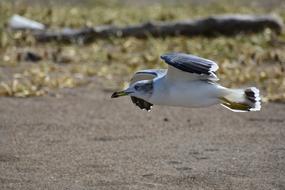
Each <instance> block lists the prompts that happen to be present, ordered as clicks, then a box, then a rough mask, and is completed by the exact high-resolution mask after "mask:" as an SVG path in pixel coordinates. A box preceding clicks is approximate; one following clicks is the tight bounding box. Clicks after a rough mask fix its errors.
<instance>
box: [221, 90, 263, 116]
mask: <svg viewBox="0 0 285 190" xmlns="http://www.w3.org/2000/svg"><path fill="white" fill-rule="evenodd" d="M220 100H221V105H222V106H224V107H226V108H228V109H230V110H231V111H234V112H248V111H259V110H260V109H261V103H260V100H261V99H260V96H259V90H258V89H257V88H255V87H250V88H246V89H227V93H226V95H224V96H223V97H221V98H220Z"/></svg>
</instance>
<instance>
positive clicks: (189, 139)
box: [0, 85, 285, 190]
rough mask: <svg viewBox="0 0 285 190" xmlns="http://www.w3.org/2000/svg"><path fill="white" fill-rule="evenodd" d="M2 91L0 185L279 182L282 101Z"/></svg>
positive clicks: (284, 143)
mask: <svg viewBox="0 0 285 190" xmlns="http://www.w3.org/2000/svg"><path fill="white" fill-rule="evenodd" d="M59 94H60V97H54V96H44V97H34V98H28V99H21V98H0V121H1V125H0V189H1V190H6V189H21V190H33V189H35V190H36V189H74V190H81V189H82V190H83V189H84V190H85V189H88V190H89V189H96V190H97V189H116V190H120V189H138V190H142V189H159V190H160V189H161V190H165V189H219V190H220V189H237V190H240V189H242V190H245V189H264V190H268V189H280V190H281V189H285V136H284V135H285V105H284V104H273V103H269V104H264V105H263V109H262V111H261V112H255V113H253V112H251V113H233V112H230V111H229V110H227V109H225V108H223V107H221V106H213V107H209V108H203V109H189V108H177V107H158V106H156V107H154V109H153V110H152V111H151V112H150V113H148V112H146V111H142V110H140V109H139V108H137V107H135V106H134V105H133V104H131V102H130V100H129V98H127V97H126V98H121V99H110V95H111V92H106V91H104V90H102V88H100V87H98V86H96V85H89V86H88V87H83V88H79V89H72V90H62V91H60V92H59Z"/></svg>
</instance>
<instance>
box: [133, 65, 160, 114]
mask: <svg viewBox="0 0 285 190" xmlns="http://www.w3.org/2000/svg"><path fill="white" fill-rule="evenodd" d="M165 74H166V69H149V70H141V71H137V72H136V73H135V74H134V76H133V77H132V79H131V81H130V85H132V84H134V83H135V82H137V81H141V80H153V79H154V78H157V77H162V76H164V75H165ZM131 100H132V102H133V103H134V104H135V105H136V106H138V107H139V108H141V109H145V110H147V111H150V110H151V108H152V106H153V104H152V103H149V102H147V101H145V100H143V99H141V98H137V97H134V96H131Z"/></svg>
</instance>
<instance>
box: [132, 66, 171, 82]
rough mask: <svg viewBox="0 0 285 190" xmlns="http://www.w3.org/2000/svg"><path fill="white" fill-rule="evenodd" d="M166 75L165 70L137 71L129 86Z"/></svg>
mask: <svg viewBox="0 0 285 190" xmlns="http://www.w3.org/2000/svg"><path fill="white" fill-rule="evenodd" d="M165 74H166V69H148V70H140V71H137V72H136V73H135V74H134V76H133V77H132V79H131V81H130V85H132V84H133V83H135V82H137V81H141V80H152V79H154V78H156V77H162V76H163V75H165Z"/></svg>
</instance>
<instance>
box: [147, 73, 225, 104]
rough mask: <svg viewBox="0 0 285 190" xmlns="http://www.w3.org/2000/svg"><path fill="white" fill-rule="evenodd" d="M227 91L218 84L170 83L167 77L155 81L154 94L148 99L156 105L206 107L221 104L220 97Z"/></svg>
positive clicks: (197, 81)
mask: <svg viewBox="0 0 285 190" xmlns="http://www.w3.org/2000/svg"><path fill="white" fill-rule="evenodd" d="M225 93H226V89H225V88H224V87H222V86H220V85H218V84H216V83H213V82H209V81H203V80H194V81H191V80H190V81H188V80H185V81H169V80H167V77H166V76H164V77H162V78H158V79H155V80H154V86H153V94H152V96H151V97H150V98H149V99H148V101H149V102H151V103H152V104H155V105H169V106H182V107H204V106H210V105H214V104H218V103H220V100H219V97H220V96H221V95H224V94H225Z"/></svg>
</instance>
